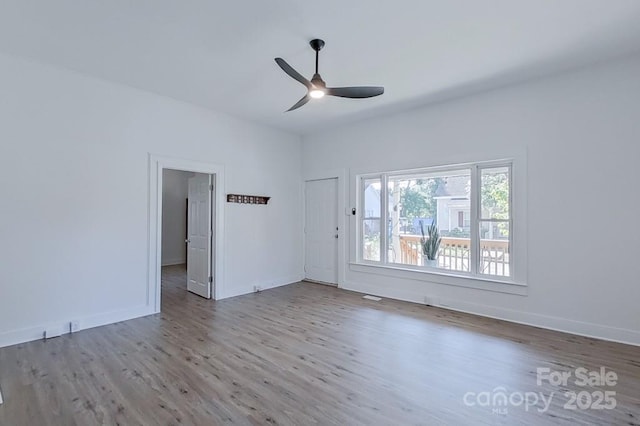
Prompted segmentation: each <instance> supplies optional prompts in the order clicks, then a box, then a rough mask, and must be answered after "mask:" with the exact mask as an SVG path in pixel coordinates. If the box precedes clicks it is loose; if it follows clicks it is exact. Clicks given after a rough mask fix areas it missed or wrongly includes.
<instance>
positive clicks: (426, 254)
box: [420, 221, 442, 267]
mask: <svg viewBox="0 0 640 426" xmlns="http://www.w3.org/2000/svg"><path fill="white" fill-rule="evenodd" d="M420 232H421V233H422V237H421V238H420V245H421V246H422V259H423V262H424V265H425V266H431V267H437V266H438V250H439V249H440V242H441V241H442V238H440V231H439V230H438V225H436V222H435V221H433V222H431V225H429V226H428V227H427V234H426V235H425V233H424V226H422V221H420Z"/></svg>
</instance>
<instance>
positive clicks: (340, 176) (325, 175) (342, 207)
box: [301, 169, 349, 288]
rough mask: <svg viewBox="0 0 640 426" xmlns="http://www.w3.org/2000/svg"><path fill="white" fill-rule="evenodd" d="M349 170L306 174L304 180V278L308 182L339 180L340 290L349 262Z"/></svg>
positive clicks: (304, 273)
mask: <svg viewBox="0 0 640 426" xmlns="http://www.w3.org/2000/svg"><path fill="white" fill-rule="evenodd" d="M346 177H347V170H346V169H333V170H324V171H316V172H311V173H309V172H306V173H305V174H304V176H303V180H302V191H301V192H302V276H303V277H306V272H305V271H304V268H305V267H306V265H307V235H306V233H305V232H304V230H305V227H306V226H307V224H306V221H307V191H306V188H307V182H310V181H314V180H325V179H337V180H338V182H337V186H338V193H337V195H336V196H337V197H338V200H337V201H338V204H337V205H338V228H339V229H338V264H337V268H338V288H342V287H344V285H345V272H346V267H347V262H346V261H345V259H346V257H345V253H347V238H348V236H349V233H348V230H347V224H348V220H347V219H348V216H347V213H348V212H347V208H346V204H345V200H346V197H347V195H348V192H347V178H346Z"/></svg>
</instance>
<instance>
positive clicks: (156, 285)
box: [147, 154, 225, 313]
mask: <svg viewBox="0 0 640 426" xmlns="http://www.w3.org/2000/svg"><path fill="white" fill-rule="evenodd" d="M164 169H173V170H182V171H185V172H194V173H206V174H211V175H215V191H214V194H215V199H214V202H213V204H214V209H215V213H214V214H215V220H214V224H213V227H214V230H213V235H214V241H213V254H212V255H213V265H212V266H213V269H214V271H213V276H214V287H213V290H214V291H213V292H212V296H213V298H214V299H220V298H221V297H222V294H223V292H222V289H223V287H224V280H223V278H224V250H223V243H224V205H225V203H224V194H225V190H224V188H225V186H224V166H223V165H221V164H215V163H206V162H201V161H193V160H186V159H181V158H173V157H163V156H159V155H154V154H149V199H148V213H149V228H148V237H149V238H148V247H147V251H148V261H147V263H148V265H147V266H148V272H147V282H148V285H147V306H149V307H152V308H153V311H154V313H158V312H160V301H161V299H160V296H161V291H162V274H161V268H162V258H161V256H162V170H164Z"/></svg>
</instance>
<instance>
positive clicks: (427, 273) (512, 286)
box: [349, 262, 528, 296]
mask: <svg viewBox="0 0 640 426" xmlns="http://www.w3.org/2000/svg"><path fill="white" fill-rule="evenodd" d="M349 269H350V270H351V271H354V272H363V273H367V274H377V275H384V276H388V277H393V278H403V279H408V280H416V281H427V282H432V283H436V284H444V285H453V286H457V287H467V288H473V289H476V290H485V291H493V292H496V293H507V294H515V295H519V296H527V295H528V287H527V285H526V284H522V283H516V282H513V281H501V280H497V279H491V278H483V277H473V276H468V275H461V274H460V275H457V274H451V273H443V272H439V271H436V270H427V269H422V268H411V267H400V266H392V265H380V264H375V263H364V262H350V263H349Z"/></svg>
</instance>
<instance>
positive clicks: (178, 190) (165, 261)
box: [161, 169, 215, 299]
mask: <svg viewBox="0 0 640 426" xmlns="http://www.w3.org/2000/svg"><path fill="white" fill-rule="evenodd" d="M213 180H214V176H213V175H210V174H205V173H194V172H187V171H182V170H174V169H164V170H163V171H162V255H161V259H162V272H161V274H162V278H161V279H162V283H163V285H164V286H171V288H172V290H174V291H179V290H184V291H189V292H191V293H194V294H197V295H198V296H201V297H204V298H205V299H210V298H211V295H212V288H211V287H212V286H213V275H212V270H213V256H212V254H213V253H212V251H213V239H214V237H215V236H214V233H213V229H214V226H213V218H214V208H213V200H214V199H215V197H214V194H213V191H214V185H213Z"/></svg>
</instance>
